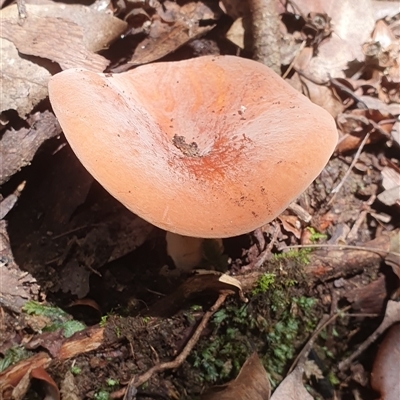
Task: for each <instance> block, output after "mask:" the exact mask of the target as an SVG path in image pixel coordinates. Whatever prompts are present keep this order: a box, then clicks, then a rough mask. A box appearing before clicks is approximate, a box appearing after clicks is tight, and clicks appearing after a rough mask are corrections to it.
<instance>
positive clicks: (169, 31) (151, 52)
mask: <svg viewBox="0 0 400 400" xmlns="http://www.w3.org/2000/svg"><path fill="white" fill-rule="evenodd" d="M216 17H217V16H216V14H215V12H214V11H213V10H211V9H210V8H209V7H208V6H206V5H205V4H204V3H202V2H191V3H187V4H185V5H183V6H179V5H178V4H177V3H174V2H172V1H165V2H163V7H159V8H157V14H155V15H154V17H153V21H152V23H151V27H150V32H149V35H148V37H146V38H145V39H144V40H143V41H142V42H141V43H140V44H139V45H138V46H137V48H136V50H135V53H134V55H133V56H132V59H131V60H130V61H129V63H130V64H131V65H132V64H133V65H139V64H146V63H149V62H152V61H155V60H158V59H160V58H162V57H164V56H166V55H167V54H169V53H171V52H173V51H175V50H176V49H178V48H179V47H181V46H182V45H184V44H185V43H187V42H188V41H189V40H192V39H195V38H197V37H199V36H200V35H203V34H205V33H206V32H208V31H209V30H211V29H212V28H213V25H212V24H207V25H205V26H201V25H200V21H202V20H207V21H210V20H213V19H216Z"/></svg>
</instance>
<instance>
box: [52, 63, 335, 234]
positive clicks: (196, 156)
mask: <svg viewBox="0 0 400 400" xmlns="http://www.w3.org/2000/svg"><path fill="white" fill-rule="evenodd" d="M49 93H50V101H51V104H52V106H53V110H54V112H55V114H56V116H57V118H58V120H59V122H60V124H61V126H62V128H63V131H64V133H65V136H66V138H67V140H68V142H69V143H70V145H71V147H72V149H73V150H74V152H75V153H76V155H77V156H78V158H79V159H80V161H81V162H82V164H83V165H84V166H85V167H86V168H87V170H88V171H89V172H90V173H91V174H92V175H93V176H94V177H95V179H97V180H98V181H99V182H100V183H101V185H103V186H104V187H105V189H106V190H107V191H108V192H110V193H111V194H112V195H113V196H114V197H115V198H116V199H118V200H119V201H120V202H121V203H122V204H124V205H125V206H126V207H127V208H128V209H130V210H131V211H133V212H134V213H136V214H137V215H139V216H140V217H142V218H144V219H145V220H147V221H149V222H151V223H152V224H154V225H156V226H158V227H160V228H163V229H165V230H167V231H171V232H174V233H179V234H181V235H186V236H193V237H203V238H223V237H230V236H236V235H239V234H242V233H246V232H250V231H252V230H254V229H255V228H258V227H260V226H262V225H264V224H265V223H267V222H269V221H271V220H272V219H274V218H275V217H276V216H277V215H279V214H280V213H281V212H282V211H283V210H284V209H285V208H286V207H287V206H288V205H289V204H290V203H291V202H292V201H293V200H295V199H296V197H298V196H299V195H300V194H301V193H302V192H303V191H304V190H305V189H306V188H307V187H308V186H309V185H310V184H311V182H312V181H313V180H314V179H315V178H316V177H317V176H318V174H319V173H320V172H321V170H322V169H323V168H324V166H325V165H326V163H327V162H328V160H329V157H330V156H331V155H332V152H333V150H334V148H335V146H336V143H337V139H338V134H337V130H336V126H335V123H334V120H333V118H332V117H331V115H330V114H329V113H328V112H326V111H325V110H323V109H322V108H320V107H319V106H317V105H315V104H313V103H311V101H310V100H309V99H308V98H306V97H305V96H303V95H302V94H301V93H299V92H297V91H296V90H295V89H294V88H292V87H291V86H290V85H289V84H288V83H286V82H285V81H284V80H283V79H282V78H280V77H279V76H278V75H277V74H275V73H274V72H273V71H271V70H270V69H269V68H267V67H266V66H264V65H262V64H260V63H258V62H255V61H252V60H247V59H243V58H239V57H233V56H216V57H215V56H205V57H200V58H195V59H190V60H186V61H179V62H164V63H154V64H149V65H144V66H141V67H138V68H136V69H134V70H131V71H128V72H125V73H121V74H101V73H94V72H90V71H86V70H83V69H70V70H66V71H63V72H61V73H59V74H57V75H55V76H54V77H53V78H51V80H50V83H49Z"/></svg>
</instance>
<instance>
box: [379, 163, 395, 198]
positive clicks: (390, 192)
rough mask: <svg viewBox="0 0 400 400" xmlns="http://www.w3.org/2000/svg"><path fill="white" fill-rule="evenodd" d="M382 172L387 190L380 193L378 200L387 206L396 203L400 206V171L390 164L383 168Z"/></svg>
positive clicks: (384, 186)
mask: <svg viewBox="0 0 400 400" xmlns="http://www.w3.org/2000/svg"><path fill="white" fill-rule="evenodd" d="M381 174H382V186H383V188H384V189H385V190H384V191H383V192H382V193H380V194H379V195H378V200H379V201H380V202H381V203H383V204H385V205H387V206H392V205H394V204H396V203H397V204H398V205H399V206H400V173H399V172H398V171H396V170H395V169H394V168H391V167H389V166H388V167H384V168H383V169H382V171H381Z"/></svg>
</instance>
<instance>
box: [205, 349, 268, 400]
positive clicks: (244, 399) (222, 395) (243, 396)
mask: <svg viewBox="0 0 400 400" xmlns="http://www.w3.org/2000/svg"><path fill="white" fill-rule="evenodd" d="M270 395H271V386H270V383H269V379H268V374H267V371H265V369H264V367H263V365H262V363H261V360H260V358H259V357H258V355H257V353H253V354H252V355H251V356H250V357H249V358H248V359H247V360H246V362H245V363H244V364H243V366H242V368H241V370H240V372H239V375H238V376H237V378H236V379H235V380H234V381H231V382H229V383H228V384H226V385H223V386H214V387H213V388H211V389H210V390H209V391H207V392H206V393H205V394H204V395H203V396H202V397H201V400H233V399H235V400H268V399H269V397H270Z"/></svg>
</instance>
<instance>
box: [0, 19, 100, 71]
mask: <svg viewBox="0 0 400 400" xmlns="http://www.w3.org/2000/svg"><path fill="white" fill-rule="evenodd" d="M1 24H2V31H1V35H2V37H3V38H5V39H7V40H10V41H12V42H13V43H14V44H15V46H16V47H17V49H18V51H19V52H20V53H23V54H28V55H31V56H38V57H42V58H48V59H50V60H52V61H55V62H58V63H59V64H60V66H61V68H62V69H68V68H74V67H82V68H86V69H88V70H91V71H97V72H101V71H104V69H105V68H106V66H107V65H108V60H107V59H105V58H104V57H102V56H100V55H97V54H94V53H92V52H90V51H89V50H88V49H87V48H86V47H85V46H84V45H83V31H82V28H81V27H80V26H79V25H77V24H75V23H74V22H71V21H69V20H67V19H60V18H53V17H37V16H34V15H31V16H29V18H27V19H26V20H25V22H24V24H23V26H22V25H20V24H19V20H18V16H17V15H16V16H15V17H12V16H10V17H7V18H4V17H3V16H2V21H1Z"/></svg>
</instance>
